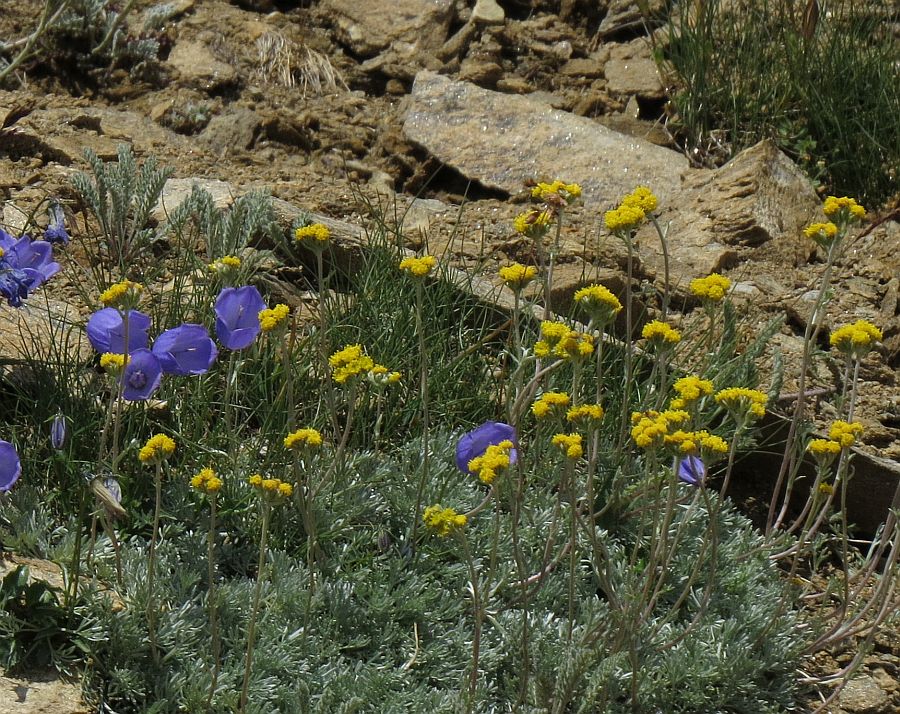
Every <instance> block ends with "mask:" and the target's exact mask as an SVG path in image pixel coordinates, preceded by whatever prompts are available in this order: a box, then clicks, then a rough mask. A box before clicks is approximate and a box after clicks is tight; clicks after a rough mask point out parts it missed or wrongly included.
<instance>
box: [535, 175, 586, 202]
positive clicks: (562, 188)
mask: <svg viewBox="0 0 900 714" xmlns="http://www.w3.org/2000/svg"><path fill="white" fill-rule="evenodd" d="M580 196H581V186H579V185H578V184H577V183H563V182H562V181H560V180H559V179H556V180H555V181H554V182H553V183H543V182H541V183H538V184H537V185H536V186H534V187H533V188H532V189H531V197H532V198H537V199H540V200H541V201H548V200H550V201H552V200H553V199H555V198H561V199H562V200H563V201H565V202H566V203H572V202H573V201H574V200H575V199H577V198H579V197H580Z"/></svg>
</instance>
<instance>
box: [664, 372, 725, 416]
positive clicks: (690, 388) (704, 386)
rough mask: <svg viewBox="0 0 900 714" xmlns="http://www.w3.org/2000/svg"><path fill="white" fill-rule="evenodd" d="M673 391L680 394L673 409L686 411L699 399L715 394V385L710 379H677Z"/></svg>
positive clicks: (672, 403)
mask: <svg viewBox="0 0 900 714" xmlns="http://www.w3.org/2000/svg"><path fill="white" fill-rule="evenodd" d="M672 386H673V389H674V390H675V391H676V392H678V397H677V398H676V399H673V400H672V402H671V406H672V408H673V409H686V408H687V407H690V406H691V405H693V403H694V402H696V401H697V400H698V399H701V398H702V397H707V396H709V395H710V394H712V393H713V389H714V387H713V383H712V382H711V381H710V380H708V379H700V377H696V376H694V375H690V376H688V377H682V378H681V379H676V380H675V384H674V385H672Z"/></svg>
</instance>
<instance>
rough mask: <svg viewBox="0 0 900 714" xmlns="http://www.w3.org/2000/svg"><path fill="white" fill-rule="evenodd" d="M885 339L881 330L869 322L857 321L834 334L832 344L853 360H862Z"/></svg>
mask: <svg viewBox="0 0 900 714" xmlns="http://www.w3.org/2000/svg"><path fill="white" fill-rule="evenodd" d="M883 337H884V336H883V335H882V333H881V330H879V329H878V328H877V327H875V325H873V324H872V323H871V322H869V321H868V320H857V321H856V322H854V323H853V324H852V325H844V326H843V327H839V328H838V329H836V330H835V331H834V332H832V333H831V338H830V342H831V346H832V347H834V348H835V349H837V350H838V351H839V352H843V353H844V354H845V355H848V356H849V357H852V358H853V359H862V358H863V357H864V356H865V355H866V354H867V353H868V352H869V350H871V349H872V348H873V347H874V346H875V343H876V342H880V341H881V340H882V339H883Z"/></svg>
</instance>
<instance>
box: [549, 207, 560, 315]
mask: <svg viewBox="0 0 900 714" xmlns="http://www.w3.org/2000/svg"><path fill="white" fill-rule="evenodd" d="M562 224H563V210H562V208H560V209H559V212H558V214H557V218H556V234H555V236H554V238H553V244H552V245H551V247H550V256H549V260H548V261H547V272H546V275H545V276H544V319H545V320H549V319H550V308H551V305H550V290H551V289H552V288H553V269H554V267H555V265H556V256H557V254H558V253H559V239H560V235H561V234H562Z"/></svg>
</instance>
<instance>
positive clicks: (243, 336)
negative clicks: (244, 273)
mask: <svg viewBox="0 0 900 714" xmlns="http://www.w3.org/2000/svg"><path fill="white" fill-rule="evenodd" d="M265 309H266V303H265V301H263V299H262V295H260V294H259V290H257V289H256V288H255V287H253V286H252V285H245V286H243V287H240V288H225V289H224V290H222V292H221V293H219V297H218V298H217V299H216V306H215V312H216V337H218V338H219V342H220V343H221V344H222V346H223V347H224V348H225V349H228V350H242V349H245V348H247V347H249V346H250V345H251V344H253V340H255V339H256V336H257V335H258V334H259V331H260V326H259V313H260V310H265Z"/></svg>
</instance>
